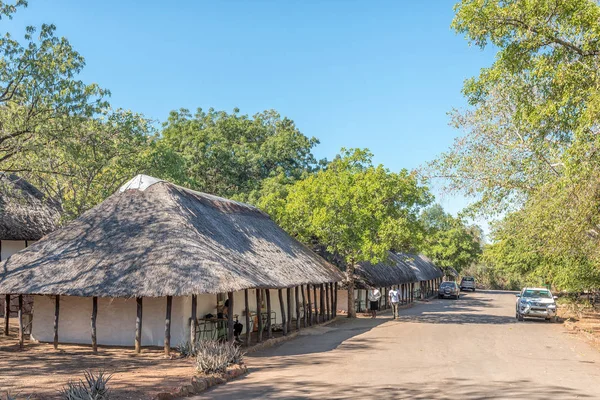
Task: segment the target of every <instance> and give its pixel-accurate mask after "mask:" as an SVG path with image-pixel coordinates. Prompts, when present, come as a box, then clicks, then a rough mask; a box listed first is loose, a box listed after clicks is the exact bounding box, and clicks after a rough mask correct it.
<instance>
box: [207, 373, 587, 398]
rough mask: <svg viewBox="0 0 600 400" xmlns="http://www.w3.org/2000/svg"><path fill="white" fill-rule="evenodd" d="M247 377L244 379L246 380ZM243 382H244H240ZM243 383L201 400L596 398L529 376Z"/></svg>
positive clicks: (209, 394)
mask: <svg viewBox="0 0 600 400" xmlns="http://www.w3.org/2000/svg"><path fill="white" fill-rule="evenodd" d="M246 379H247V378H244V380H246ZM240 383H243V381H242V382H240ZM238 390H239V386H237V387H234V386H233V385H232V386H230V387H227V386H224V387H221V388H219V389H218V390H217V391H216V392H212V391H211V392H207V393H206V395H205V396H202V397H198V398H197V399H209V398H210V399H234V398H242V397H243V398H244V399H281V398H285V399H308V398H326V399H367V398H379V399H448V400H449V399H457V398H458V399H511V398H512V399H528V400H547V399H553V400H561V399H573V398H580V399H586V398H592V396H590V395H588V394H585V393H584V392H581V391H580V390H578V389H573V388H568V387H564V386H559V385H553V384H547V385H543V386H541V385H539V384H536V383H534V382H531V381H529V380H526V379H522V380H516V381H492V382H490V381H487V382H478V381H474V380H469V379H453V380H448V381H442V382H432V383H427V384H423V383H407V384H402V385H396V384H389V385H378V386H373V385H370V384H369V382H364V385H361V384H356V385H350V386H348V385H336V384H335V382H332V383H324V382H315V381H296V380H293V379H292V380H291V381H280V380H279V381H276V382H269V383H252V382H248V383H247V384H244V392H243V396H240V395H241V394H242V393H239V392H237V391H238Z"/></svg>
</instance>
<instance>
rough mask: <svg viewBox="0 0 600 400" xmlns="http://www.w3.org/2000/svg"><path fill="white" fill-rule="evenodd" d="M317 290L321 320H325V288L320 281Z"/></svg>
mask: <svg viewBox="0 0 600 400" xmlns="http://www.w3.org/2000/svg"><path fill="white" fill-rule="evenodd" d="M319 286H320V290H319V308H320V311H321V322H325V288H324V287H323V284H322V283H321V285H319Z"/></svg>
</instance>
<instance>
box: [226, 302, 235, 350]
mask: <svg viewBox="0 0 600 400" xmlns="http://www.w3.org/2000/svg"><path fill="white" fill-rule="evenodd" d="M227 298H228V299H229V307H228V308H227V340H228V341H229V343H233V340H234V339H235V338H234V337H233V310H234V308H233V306H234V304H233V292H228V293H227Z"/></svg>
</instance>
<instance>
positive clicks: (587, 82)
mask: <svg viewBox="0 0 600 400" xmlns="http://www.w3.org/2000/svg"><path fill="white" fill-rule="evenodd" d="M455 10H456V16H455V19H454V21H453V27H454V29H455V30H456V31H457V32H459V33H461V34H464V35H465V36H466V38H467V39H468V40H469V41H470V42H471V43H472V44H475V45H477V46H479V47H482V48H485V47H487V46H488V45H492V46H493V47H494V48H495V49H496V50H497V55H496V58H495V61H494V63H493V64H492V65H491V66H489V67H487V68H483V69H482V70H481V72H480V74H479V76H478V77H475V78H472V79H469V80H467V81H466V83H465V86H464V89H463V92H464V94H465V96H466V97H467V99H468V101H469V105H470V106H469V108H468V109H467V110H463V111H453V112H452V123H453V125H455V126H456V127H457V128H460V129H463V130H464V131H465V136H463V137H460V138H458V139H457V140H456V141H455V143H454V145H453V147H452V148H451V149H450V150H449V151H448V152H446V153H444V154H442V155H441V156H440V157H439V158H438V159H437V160H436V161H434V162H433V163H432V164H431V165H430V167H431V168H432V175H435V176H439V177H442V178H444V179H446V180H447V189H449V190H451V191H459V192H462V193H464V194H467V195H470V196H473V197H475V198H476V199H477V202H476V203H474V205H473V207H472V210H473V211H475V212H480V213H484V214H487V215H492V216H498V215H508V217H507V218H506V219H505V220H504V221H503V222H502V224H500V225H499V226H500V227H499V228H498V230H497V231H496V232H495V234H494V239H495V241H496V242H497V245H494V246H492V247H490V249H489V250H488V252H489V254H495V255H496V256H502V257H504V258H503V259H501V260H496V261H495V264H496V265H502V268H508V267H507V265H508V266H510V265H515V267H516V268H518V269H519V270H520V271H521V272H523V273H526V274H541V272H540V271H543V275H544V277H545V278H544V279H546V278H547V279H550V280H551V281H552V282H555V283H556V282H563V284H564V282H566V279H563V278H565V277H567V276H570V277H571V278H572V279H575V276H580V277H587V278H589V279H592V281H593V279H594V278H593V274H590V273H588V272H589V268H590V266H595V267H596V268H598V267H599V266H600V254H599V253H598V250H597V249H598V248H599V246H598V245H599V244H600V243H599V242H598V239H599V237H600V220H599V219H598V209H600V185H599V184H598V178H597V177H598V176H600V158H599V157H600V153H599V152H598V151H597V149H598V148H599V146H600V141H599V140H600V139H599V135H598V124H597V121H598V120H599V117H600V115H599V111H600V90H599V89H598V88H599V87H600V85H599V83H600V77H599V75H598V74H597V70H598V65H599V64H600V26H599V25H598V23H597V21H598V20H599V17H600V6H599V5H598V3H597V2H594V1H590V0H569V1H566V0H511V1H503V0H463V1H461V2H460V3H459V4H457V6H456V8H455ZM506 213H508V214H506ZM500 249H502V250H503V251H499V250H500ZM517 250H519V251H522V252H523V254H522V256H523V257H526V258H527V259H529V260H530V261H531V262H532V265H527V266H526V264H522V263H515V262H513V260H518V259H519V258H520V257H518V255H516V254H515V251H517ZM568 271H572V272H573V273H571V272H568ZM577 271H579V272H577ZM586 271H587V272H586ZM540 276H541V275H540ZM571 278H569V279H571ZM587 278H586V279H587Z"/></svg>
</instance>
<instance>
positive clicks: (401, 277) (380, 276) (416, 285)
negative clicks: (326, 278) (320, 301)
mask: <svg viewBox="0 0 600 400" xmlns="http://www.w3.org/2000/svg"><path fill="white" fill-rule="evenodd" d="M442 277H443V272H442V271H441V270H440V269H439V268H438V267H436V266H435V264H434V263H433V262H432V261H431V260H430V259H429V258H427V257H425V256H424V255H422V254H410V253H395V252H390V253H389V257H388V259H387V261H385V262H381V263H378V264H372V263H361V264H359V265H358V266H357V268H356V270H355V277H354V278H355V279H354V280H355V288H356V289H355V291H354V298H355V302H354V307H355V309H356V311H357V312H361V311H364V310H366V309H367V308H368V304H369V301H368V291H369V290H370V289H379V290H380V291H381V293H382V298H381V300H380V307H381V308H388V307H389V304H388V302H389V300H388V296H387V293H388V291H389V290H390V289H391V288H394V289H398V291H399V292H400V302H401V304H408V303H412V302H413V301H414V299H415V298H425V297H429V296H431V295H433V293H435V291H436V290H437V288H438V286H439V284H440V282H441V281H442ZM338 299H339V305H338V307H339V309H340V310H341V311H346V312H347V311H348V292H347V291H345V290H341V291H340V292H339V293H338Z"/></svg>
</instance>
